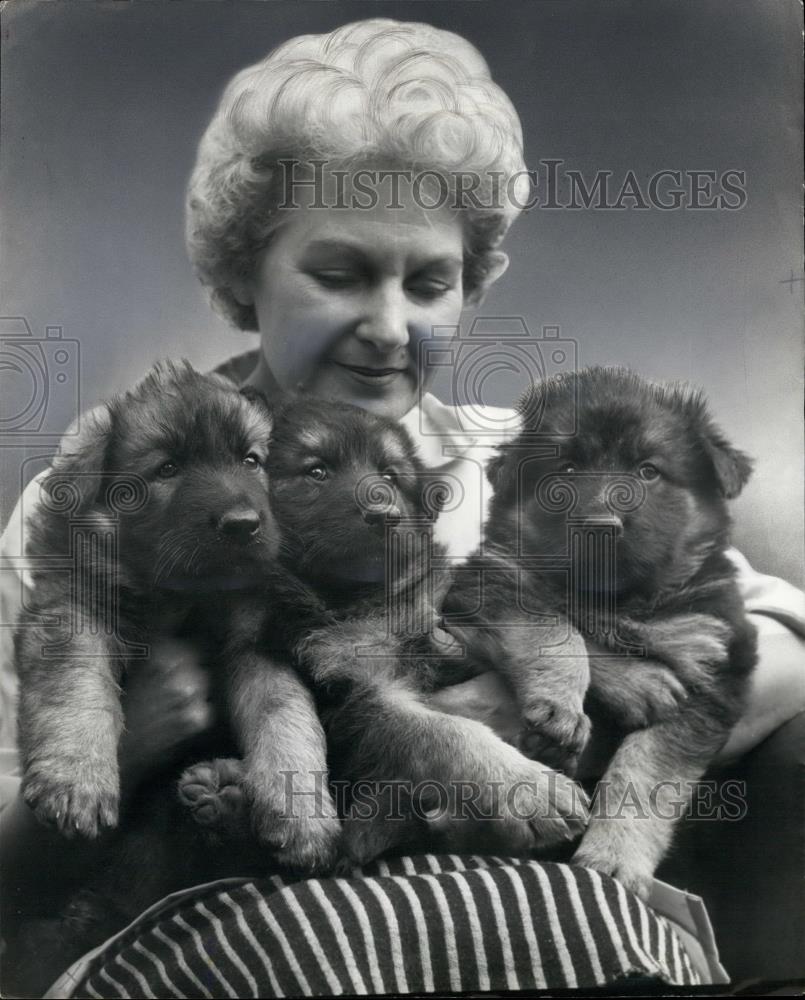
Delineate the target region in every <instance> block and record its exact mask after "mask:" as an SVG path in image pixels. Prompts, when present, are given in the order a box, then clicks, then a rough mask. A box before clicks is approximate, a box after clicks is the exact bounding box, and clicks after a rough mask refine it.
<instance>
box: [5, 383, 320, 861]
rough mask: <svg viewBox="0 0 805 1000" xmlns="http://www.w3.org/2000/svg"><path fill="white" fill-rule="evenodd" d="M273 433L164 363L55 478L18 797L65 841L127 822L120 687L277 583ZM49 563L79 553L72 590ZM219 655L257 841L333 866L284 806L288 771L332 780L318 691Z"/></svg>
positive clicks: (247, 408) (22, 633)
mask: <svg viewBox="0 0 805 1000" xmlns="http://www.w3.org/2000/svg"><path fill="white" fill-rule="evenodd" d="M271 431H272V422H271V419H270V415H269V413H268V411H267V410H266V409H265V407H264V406H262V405H260V404H257V403H255V402H253V401H250V400H249V399H247V398H245V397H244V396H243V395H242V394H241V393H239V392H238V390H237V388H236V387H235V386H234V385H233V384H232V383H231V382H229V381H228V380H226V379H224V378H222V377H220V376H216V375H201V374H199V373H198V372H196V371H194V370H193V369H192V368H191V367H190V366H189V365H188V364H184V365H174V364H164V365H161V366H158V367H156V368H155V369H154V370H153V371H152V372H151V373H150V374H149V375H148V376H147V377H146V378H145V379H144V380H143V381H142V382H141V383H140V384H139V385H138V386H137V387H136V388H135V389H134V390H133V391H131V392H128V393H126V394H125V395H124V396H121V397H118V398H116V399H114V400H112V401H111V402H110V403H108V404H107V405H105V406H103V407H101V408H99V409H98V410H96V411H94V412H93V414H92V415H91V417H90V419H89V420H88V422H87V424H86V425H85V426H84V427H83V428H82V429H81V432H80V434H79V436H78V439H77V441H76V442H75V443H67V444H65V445H64V446H63V448H62V451H61V452H60V454H59V455H58V456H57V458H56V459H55V461H54V463H53V467H52V470H51V471H50V473H49V474H48V476H47V477H46V479H45V480H44V483H43V486H44V490H43V494H42V497H43V499H42V504H41V508H40V509H39V510H37V512H36V516H35V517H34V518H33V521H32V524H31V538H30V544H29V546H28V555H29V556H32V557H34V583H35V586H34V590H33V597H32V601H31V604H30V606H29V607H28V609H27V611H26V613H25V615H24V617H23V618H22V620H21V623H20V626H19V629H18V633H17V640H18V642H17V654H18V655H17V660H18V669H19V674H20V706H19V722H20V724H19V733H20V745H21V751H22V761H23V782H22V787H23V795H24V797H25V800H26V802H27V803H28V804H29V805H30V806H31V808H32V809H33V810H34V812H35V813H36V815H37V816H38V817H39V818H40V819H42V820H43V821H47V822H50V823H53V824H55V825H56V826H57V827H58V828H59V830H61V831H62V832H63V833H65V834H67V835H69V834H71V833H75V832H77V833H79V834H81V835H83V836H86V837H95V836H97V835H98V833H99V832H100V830H102V829H103V828H109V827H114V826H115V825H116V824H117V821H118V809H119V800H120V781H119V774H118V740H119V737H120V733H121V728H122V724H123V715H122V710H121V699H120V690H121V689H120V685H121V684H123V685H125V677H126V673H127V671H131V670H135V669H137V661H138V657H139V658H142V657H145V656H147V655H148V653H149V649H150V648H151V647H152V645H153V644H154V643H156V642H157V641H159V639H160V638H161V637H162V636H168V635H170V636H173V635H176V634H177V633H179V634H181V632H182V631H183V630H184V631H185V633H189V634H190V635H191V636H193V635H194V633H196V631H197V630H198V629H199V628H200V627H202V628H206V625H207V622H208V621H209V620H214V619H215V616H216V613H217V612H218V610H219V608H220V606H221V603H222V602H223V601H224V600H225V598H226V597H227V595H236V598H235V599H237V596H238V595H243V594H248V593H249V592H250V591H253V590H254V589H255V588H256V587H257V586H258V585H261V586H262V585H264V584H265V581H266V579H268V578H269V577H270V576H271V572H272V569H273V568H274V567H275V565H276V561H277V553H278V550H279V534H278V530H277V525H276V523H275V519H274V517H273V515H272V513H271V507H270V503H269V498H268V474H267V472H266V461H267V457H268V442H269V437H270V435H271ZM66 440H67V441H68V442H69V439H66ZM54 554H62V555H67V554H70V555H71V557H72V563H73V571H72V573H71V575H69V577H68V578H65V574H64V573H54V572H53V571H52V570H50V571H49V570H48V567H47V558H43V559H42V560H40V561H39V563H38V564H39V565H40V566H42V567H43V568H42V569H37V557H52V556H53V555H54ZM260 593H261V594H263V593H264V589H261V590H260ZM52 623H55V624H52ZM218 660H219V663H220V666H221V668H222V669H220V670H219V671H217V672H216V676H217V681H218V686H219V687H220V688H221V689H222V691H221V700H222V702H224V703H225V704H226V705H227V707H228V710H229V711H228V715H229V716H230V718H231V721H232V723H233V726H234V735H235V739H236V743H237V745H238V746H239V747H240V748H241V750H242V752H243V753H244V755H245V758H246V783H247V786H248V789H249V792H250V797H251V801H252V809H253V814H254V818H255V826H256V830H257V833H258V835H259V836H260V837H261V839H262V840H263V841H264V842H266V843H268V844H270V845H271V846H273V847H275V848H277V849H278V851H279V855H278V856H279V857H280V859H281V860H284V861H285V862H286V863H289V864H302V865H310V864H315V863H323V864H326V863H329V861H330V860H331V859H332V852H333V849H334V844H335V841H336V840H337V837H338V829H339V827H338V823H337V821H336V820H333V819H329V818H322V819H318V818H315V819H312V820H310V821H309V822H302V821H301V820H300V821H299V822H297V823H295V824H292V825H290V826H289V825H288V823H287V821H286V820H285V819H283V818H281V813H282V807H283V803H282V801H281V800H279V801H278V800H277V798H276V782H277V779H278V774H279V772H280V771H282V770H283V769H286V768H293V769H294V770H295V771H297V772H298V773H299V775H300V777H299V780H300V781H303V780H304V779H303V778H302V775H306V774H308V775H309V774H312V773H314V772H315V773H316V774H318V772H319V771H322V770H324V769H325V767H326V749H325V739H324V733H323V731H322V728H321V724H320V722H319V719H318V716H317V714H316V710H315V705H314V703H313V699H312V697H311V695H310V693H309V692H308V691H307V689H306V688H305V686H304V684H303V683H302V682H301V681H300V680H299V678H298V676H297V675H296V674H295V673H294V672H293V671H292V670H291V669H290V667H288V666H286V665H282V664H279V663H269V664H267V663H265V662H263V661H258V660H251V661H248V662H245V661H238V662H234V661H227V660H226V657H225V656H223V657H222V656H218ZM310 780H312V779H310ZM278 826H279V829H278Z"/></svg>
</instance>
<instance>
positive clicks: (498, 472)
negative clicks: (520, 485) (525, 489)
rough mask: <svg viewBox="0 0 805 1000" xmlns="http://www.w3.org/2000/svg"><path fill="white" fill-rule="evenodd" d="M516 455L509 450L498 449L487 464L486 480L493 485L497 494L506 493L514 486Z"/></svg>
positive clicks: (504, 448)
mask: <svg viewBox="0 0 805 1000" xmlns="http://www.w3.org/2000/svg"><path fill="white" fill-rule="evenodd" d="M514 459H515V455H514V453H512V452H510V451H509V449H508V448H506V447H502V448H499V449H498V453H497V455H494V456H493V457H492V458H490V460H489V461H488V462H487V464H486V478H487V479H488V480H489V482H490V483H491V484H492V488H493V489H494V491H495V493H504V492H505V491H506V490H508V489H510V488H511V486H512V485H513V484H514V475H515V465H516V463H515V460H514Z"/></svg>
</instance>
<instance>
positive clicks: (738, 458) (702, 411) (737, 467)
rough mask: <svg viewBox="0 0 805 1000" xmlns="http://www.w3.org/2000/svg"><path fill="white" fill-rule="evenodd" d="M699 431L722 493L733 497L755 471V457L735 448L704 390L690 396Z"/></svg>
mask: <svg viewBox="0 0 805 1000" xmlns="http://www.w3.org/2000/svg"><path fill="white" fill-rule="evenodd" d="M687 405H688V412H689V413H690V415H691V417H692V418H693V425H694V430H695V432H696V434H697V435H698V437H699V441H700V442H701V446H702V449H703V450H704V453H705V455H706V456H707V457H708V458H709V459H710V461H711V462H712V465H713V471H714V472H715V476H716V482H717V483H718V487H719V491H720V493H721V495H722V496H723V497H724V498H725V499H727V500H732V499H733V498H734V497H737V496H738V494H739V493H740V492H741V490H742V489H743V488H744V486H746V484H747V482H748V480H749V477H750V476H751V474H752V464H753V463H752V459H751V458H750V457H749V456H748V455H745V454H744V453H743V452H742V451H739V450H738V449H737V448H734V447H733V446H732V445H731V444H730V443H729V441H728V440H727V439H726V438H725V437H724V435H723V434H722V432H721V430H720V428H719V427H718V426H717V425H716V424H715V423H714V421H713V419H712V418H711V416H710V414H709V413H708V412H707V406H706V404H705V401H704V396H703V394H702V393H698V392H697V393H695V394H694V395H693V396H692V397H690V398H689V399H688V400H687Z"/></svg>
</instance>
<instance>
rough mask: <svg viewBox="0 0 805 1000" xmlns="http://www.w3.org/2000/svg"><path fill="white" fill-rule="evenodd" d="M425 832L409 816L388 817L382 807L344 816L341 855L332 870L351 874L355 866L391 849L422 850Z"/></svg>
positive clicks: (359, 865)
mask: <svg viewBox="0 0 805 1000" xmlns="http://www.w3.org/2000/svg"><path fill="white" fill-rule="evenodd" d="M425 834H426V831H425V830H424V829H423V828H422V826H421V825H420V824H418V823H416V822H415V820H414V819H413V818H412V817H410V816H409V817H406V818H402V817H401V816H399V815H397V816H395V817H393V818H390V817H389V816H388V814H387V812H385V811H382V810H378V811H377V812H374V811H373V812H372V814H371V815H368V816H366V817H362V816H359V815H351V816H347V817H346V818H345V819H344V824H343V826H342V828H341V843H340V854H341V857H340V858H339V861H338V864H337V866H336V872H337V873H338V874H341V875H347V874H351V873H352V871H353V870H354V869H355V868H360V867H362V866H364V865H368V864H369V863H370V862H372V861H374V860H375V859H376V858H379V857H382V855H384V854H389V853H390V852H391V851H393V852H394V853H395V854H401V853H415V852H417V851H418V850H425V849H427V841H426V839H425Z"/></svg>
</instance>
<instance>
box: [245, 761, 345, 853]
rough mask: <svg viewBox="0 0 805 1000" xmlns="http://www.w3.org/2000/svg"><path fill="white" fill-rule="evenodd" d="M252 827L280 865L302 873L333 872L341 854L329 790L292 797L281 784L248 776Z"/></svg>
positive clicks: (337, 824) (294, 794)
mask: <svg viewBox="0 0 805 1000" xmlns="http://www.w3.org/2000/svg"><path fill="white" fill-rule="evenodd" d="M246 784H247V788H248V790H249V793H250V799H251V815H252V827H253V829H254V832H255V834H256V835H257V838H258V840H260V842H261V843H263V844H265V845H266V846H267V847H269V848H270V849H271V850H272V851H273V852H274V856H275V857H276V859H277V861H278V862H279V863H280V864H282V865H286V866H287V867H288V868H292V869H294V870H297V871H302V872H324V871H328V870H329V869H330V868H332V866H333V864H334V863H335V859H336V856H337V852H338V844H339V840H340V836H341V824H340V822H339V820H338V814H337V812H336V808H335V804H334V803H333V801H332V798H331V796H330V793H329V792H328V791H327V790H326V789H315V790H312V789H311V790H310V791H309V792H307V795H308V796H310V797H306V793H305V792H302V791H299V790H296V791H295V792H294V793H293V794H288V791H287V789H285V788H284V787H283V785H282V783H278V782H277V781H268V782H264V781H261V780H258V781H255V780H254V777H253V776H252V777H249V776H247V780H246Z"/></svg>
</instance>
